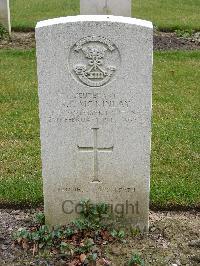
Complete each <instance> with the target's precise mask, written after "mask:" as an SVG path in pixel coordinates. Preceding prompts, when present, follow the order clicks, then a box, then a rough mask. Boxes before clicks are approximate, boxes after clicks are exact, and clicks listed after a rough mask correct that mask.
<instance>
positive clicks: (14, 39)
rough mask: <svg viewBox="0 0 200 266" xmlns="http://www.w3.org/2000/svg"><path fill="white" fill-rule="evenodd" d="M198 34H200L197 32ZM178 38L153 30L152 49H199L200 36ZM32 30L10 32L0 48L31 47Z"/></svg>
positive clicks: (171, 34)
mask: <svg viewBox="0 0 200 266" xmlns="http://www.w3.org/2000/svg"><path fill="white" fill-rule="evenodd" d="M199 35H200V34H199ZM199 35H198V34H196V36H197V37H195V38H189V39H186V38H178V37H177V36H176V34H175V33H166V32H155V33H154V50H200V38H199V37H198V36H199ZM34 47H35V33H34V32H12V35H11V38H10V39H7V40H0V49H3V48H4V49H22V50H23V49H32V48H34Z"/></svg>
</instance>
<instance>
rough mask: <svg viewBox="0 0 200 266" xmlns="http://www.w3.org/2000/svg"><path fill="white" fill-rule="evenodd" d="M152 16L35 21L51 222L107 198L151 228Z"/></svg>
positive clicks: (68, 218)
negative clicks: (87, 202)
mask: <svg viewBox="0 0 200 266" xmlns="http://www.w3.org/2000/svg"><path fill="white" fill-rule="evenodd" d="M152 36H153V29H152V23H151V22H147V21H142V20H138V19H133V18H125V17H116V16H75V17H66V18H58V19H52V20H47V21H42V22H39V23H38V24H37V26H36V42H37V64H38V80H39V101H40V124H41V146H42V165H43V178H44V204H45V215H46V221H47V223H48V224H51V225H55V224H64V223H66V222H69V221H71V220H73V219H74V218H75V217H76V216H77V215H78V210H79V208H78V203H79V202H80V200H84V199H90V200H91V202H93V203H97V202H105V203H107V204H109V205H110V208H111V210H112V212H113V214H114V215H115V216H116V217H122V216H123V219H124V221H126V222H130V223H131V224H132V225H134V226H138V227H139V228H140V229H141V230H142V231H146V230H148V211H149V183H150V182H149V181H150V143H151V92H152V46H153V44H152Z"/></svg>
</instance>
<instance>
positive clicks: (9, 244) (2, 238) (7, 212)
mask: <svg viewBox="0 0 200 266" xmlns="http://www.w3.org/2000/svg"><path fill="white" fill-rule="evenodd" d="M36 211H38V210H32V209H26V210H11V209H0V265H1V266H3V265H20V266H22V265H69V264H67V263H66V262H65V261H64V260H63V259H62V258H60V257H55V256H52V257H50V258H49V257H44V256H43V257H42V256H35V257H33V256H32V254H31V253H30V251H29V253H26V252H25V251H23V250H22V249H21V248H20V247H18V246H16V245H14V244H13V241H12V236H11V235H12V232H13V231H15V230H17V229H19V228H20V227H23V226H28V225H30V224H31V223H32V221H33V215H34V213H35V212H36ZM105 253H106V256H107V258H109V260H110V262H111V264H110V265H113V266H121V265H128V263H127V261H128V260H129V258H130V257H131V254H133V253H137V254H140V255H141V257H142V258H143V259H144V261H145V266H148V265H152V266H162V265H163V266H168V265H171V266H180V265H185V266H186V265H188V266H189V265H191V266H197V265H200V213H199V212H196V211H190V212H151V213H150V232H149V235H146V236H141V235H140V236H137V237H129V238H128V239H127V240H126V243H113V244H109V245H108V246H107V248H105Z"/></svg>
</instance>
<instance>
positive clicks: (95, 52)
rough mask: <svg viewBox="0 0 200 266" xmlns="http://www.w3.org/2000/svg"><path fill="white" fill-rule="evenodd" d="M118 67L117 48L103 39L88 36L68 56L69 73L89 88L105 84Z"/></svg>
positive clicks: (118, 56)
mask: <svg viewBox="0 0 200 266" xmlns="http://www.w3.org/2000/svg"><path fill="white" fill-rule="evenodd" d="M119 65H120V55H119V51H118V49H117V47H116V46H115V45H114V44H112V43H111V42H110V41H109V40H108V39H106V38H104V37H97V36H90V37H86V38H83V39H81V40H80V41H78V42H77V43H76V44H75V45H74V46H73V48H72V51H71V54H70V66H71V68H72V69H71V72H72V73H73V75H74V76H75V78H76V79H77V80H79V81H80V82H82V83H83V84H85V85H87V86H90V87H100V86H103V85H105V84H107V83H108V82H109V81H111V79H112V78H113V76H114V75H115V74H116V71H117V70H118V68H119Z"/></svg>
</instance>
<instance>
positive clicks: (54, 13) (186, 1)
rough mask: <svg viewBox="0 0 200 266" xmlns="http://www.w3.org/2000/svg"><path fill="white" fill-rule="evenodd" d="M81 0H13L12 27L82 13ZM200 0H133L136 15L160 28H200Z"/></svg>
mask: <svg viewBox="0 0 200 266" xmlns="http://www.w3.org/2000/svg"><path fill="white" fill-rule="evenodd" d="M79 1H80V0H59V1H56V0H29V1H27V0H11V1H10V6H11V19H12V27H13V29H15V30H29V29H33V28H34V27H35V25H36V22H37V21H40V20H44V19H48V18H54V17H61V16H69V15H77V14H79ZM199 13H200V1H199V0H167V1H164V0H133V4H132V16H133V17H137V18H142V19H146V20H151V21H153V23H154V25H156V27H158V28H159V29H160V30H167V31H170V30H177V29H184V30H192V29H193V30H200V20H199Z"/></svg>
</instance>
